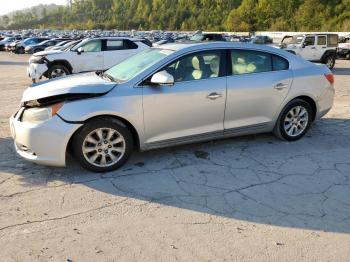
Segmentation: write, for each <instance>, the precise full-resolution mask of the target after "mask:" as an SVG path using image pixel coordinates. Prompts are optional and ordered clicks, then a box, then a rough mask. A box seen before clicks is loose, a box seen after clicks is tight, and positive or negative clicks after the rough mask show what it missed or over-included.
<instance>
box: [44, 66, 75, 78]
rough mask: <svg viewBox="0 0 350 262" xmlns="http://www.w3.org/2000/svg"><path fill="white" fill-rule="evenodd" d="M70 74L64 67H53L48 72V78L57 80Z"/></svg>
mask: <svg viewBox="0 0 350 262" xmlns="http://www.w3.org/2000/svg"><path fill="white" fill-rule="evenodd" d="M69 74H70V72H69V70H68V68H67V67H65V66H64V65H53V66H51V67H50V68H49V70H47V78H49V79H51V78H56V77H60V76H66V75H69Z"/></svg>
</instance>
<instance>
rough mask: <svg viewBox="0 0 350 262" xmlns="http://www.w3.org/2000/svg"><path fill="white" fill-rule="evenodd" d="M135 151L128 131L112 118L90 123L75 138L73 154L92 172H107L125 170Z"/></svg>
mask: <svg viewBox="0 0 350 262" xmlns="http://www.w3.org/2000/svg"><path fill="white" fill-rule="evenodd" d="M132 149H133V139H132V135H131V134H130V132H129V130H128V129H127V127H126V126H125V125H124V124H123V123H122V122H120V121H118V120H116V119H113V118H102V119H95V120H92V121H90V122H88V123H87V124H86V125H85V126H84V127H83V128H82V129H81V130H80V131H79V133H77V134H76V135H75V136H74V138H73V150H74V154H75V156H76V158H77V160H78V161H79V162H80V164H81V165H82V166H83V167H84V168H86V169H88V170H90V171H93V172H108V171H112V170H115V169H117V168H119V167H120V166H122V165H123V164H124V163H125V162H126V161H127V160H128V158H129V156H130V154H131V152H132Z"/></svg>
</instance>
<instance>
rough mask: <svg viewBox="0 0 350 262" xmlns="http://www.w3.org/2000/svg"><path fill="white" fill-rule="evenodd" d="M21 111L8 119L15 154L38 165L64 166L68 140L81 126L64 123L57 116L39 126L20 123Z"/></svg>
mask: <svg viewBox="0 0 350 262" xmlns="http://www.w3.org/2000/svg"><path fill="white" fill-rule="evenodd" d="M23 110H24V108H22V109H21V110H20V111H19V112H18V113H17V114H16V115H14V116H13V117H11V118H10V127H11V135H12V137H13V139H14V144H15V149H16V151H17V153H18V154H19V155H20V156H21V157H23V158H25V159H27V160H29V161H31V162H35V163H38V164H42V165H48V166H65V165H66V150H67V145H68V142H69V139H70V138H71V137H72V135H73V134H74V132H75V131H76V130H77V129H78V128H79V127H80V126H81V124H69V123H66V122H64V121H63V120H62V119H61V118H59V117H58V116H57V115H56V116H54V117H53V118H52V119H50V120H48V121H46V122H43V123H40V124H33V123H28V122H22V121H21V120H20V119H21V116H22V113H23Z"/></svg>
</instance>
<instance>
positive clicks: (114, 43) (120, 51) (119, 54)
mask: <svg viewBox="0 0 350 262" xmlns="http://www.w3.org/2000/svg"><path fill="white" fill-rule="evenodd" d="M137 52H139V46H138V45H137V44H136V43H134V42H132V41H130V40H128V39H107V40H106V42H105V47H104V51H103V56H104V69H109V68H111V67H112V66H114V65H116V64H118V63H120V62H121V61H123V60H124V59H126V58H127V57H129V56H131V55H133V54H135V53H137Z"/></svg>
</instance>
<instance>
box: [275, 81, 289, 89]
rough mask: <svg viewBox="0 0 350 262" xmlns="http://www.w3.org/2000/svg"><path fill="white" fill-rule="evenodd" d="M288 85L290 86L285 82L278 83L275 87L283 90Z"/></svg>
mask: <svg viewBox="0 0 350 262" xmlns="http://www.w3.org/2000/svg"><path fill="white" fill-rule="evenodd" d="M287 87H288V85H286V84H283V83H278V84H277V85H275V89H277V90H282V89H285V88H287Z"/></svg>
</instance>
